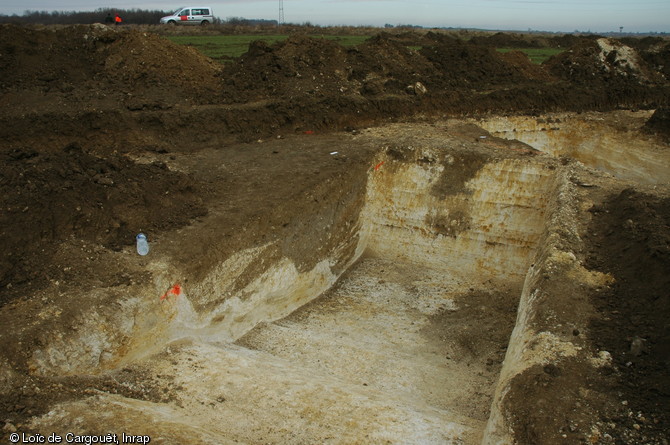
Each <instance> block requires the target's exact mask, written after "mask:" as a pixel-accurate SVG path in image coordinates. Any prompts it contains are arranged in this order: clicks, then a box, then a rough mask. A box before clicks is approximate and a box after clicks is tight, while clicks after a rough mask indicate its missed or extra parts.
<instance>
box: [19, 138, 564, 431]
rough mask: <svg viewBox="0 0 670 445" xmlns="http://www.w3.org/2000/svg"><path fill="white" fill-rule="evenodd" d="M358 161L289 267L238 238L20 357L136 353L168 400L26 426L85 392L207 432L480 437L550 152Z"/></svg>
mask: <svg viewBox="0 0 670 445" xmlns="http://www.w3.org/2000/svg"><path fill="white" fill-rule="evenodd" d="M450 138H452V137H451V136H450ZM454 141H457V142H458V143H455V142H454ZM368 162H370V167H369V169H368V170H367V172H366V173H365V174H366V175H367V176H368V178H367V185H366V186H365V187H363V188H361V187H358V188H357V187H355V186H353V187H352V188H351V189H348V190H344V191H343V192H341V193H342V197H341V199H339V200H338V202H337V205H336V206H335V208H334V210H333V211H332V212H330V213H328V215H329V216H328V220H327V221H324V217H323V214H322V212H321V213H319V212H317V213H316V214H314V215H303V217H304V218H306V219H308V220H307V221H305V222H304V230H305V231H310V230H314V227H316V225H315V224H321V225H324V224H325V225H326V226H329V227H330V230H329V234H328V235H325V238H333V239H324V244H325V245H326V246H327V249H322V250H321V251H320V253H319V255H320V256H318V258H317V260H318V261H317V260H314V261H312V263H311V264H308V265H306V264H303V265H300V264H298V263H296V262H295V261H294V260H292V259H291V258H288V257H285V256H282V255H281V254H280V253H281V249H279V248H278V246H277V244H278V243H279V242H278V241H274V242H272V241H271V242H267V243H264V244H257V245H256V246H253V247H250V248H246V249H242V250H240V251H238V252H236V253H234V254H233V255H231V256H229V257H228V258H227V259H225V260H224V261H221V262H220V264H219V265H218V266H216V267H214V268H212V270H211V271H210V272H209V273H208V274H207V275H206V276H204V277H202V278H201V279H200V280H198V281H191V282H189V283H188V285H184V286H183V287H182V288H181V289H179V290H178V291H177V292H169V291H168V292H167V293H166V294H165V295H163V297H162V298H161V302H160V305H158V306H156V303H155V302H154V301H151V302H148V301H146V299H142V298H137V297H131V298H127V299H126V300H125V302H124V303H122V310H121V311H120V312H119V313H118V314H116V315H106V316H107V317H110V318H111V322H110V320H109V319H108V321H107V322H106V323H103V325H102V329H101V324H100V319H99V318H95V317H89V320H90V322H89V324H88V325H86V324H85V323H84V325H83V326H80V329H79V332H78V334H77V335H78V336H79V338H78V339H77V338H72V336H69V337H67V338H63V339H61V340H59V339H56V340H51V341H50V343H49V344H48V345H47V347H45V348H41V349H39V350H37V351H36V352H35V354H34V355H33V358H32V361H31V366H32V367H33V369H34V372H36V373H38V374H40V373H41V374H59V373H60V374H79V373H82V372H86V370H89V372H90V370H91V369H95V368H98V369H104V368H108V369H110V368H111V369H117V370H118V369H128V367H129V366H130V367H131V368H132V367H133V366H137V363H144V365H142V366H143V369H144V372H147V368H148V370H149V371H148V372H149V374H150V375H151V376H153V377H150V378H149V379H148V380H150V381H151V380H153V381H154V382H155V381H156V380H157V379H160V376H171V377H170V378H171V382H170V384H169V385H167V386H166V388H164V390H165V391H168V390H170V393H174V394H173V397H174V399H175V400H176V401H177V402H176V405H174V404H173V405H170V407H169V408H168V406H163V405H161V404H156V403H151V402H146V401H138V400H130V399H126V398H122V397H120V396H112V395H102V394H100V395H98V396H96V397H95V398H94V399H95V400H89V401H87V402H86V404H83V402H71V403H69V404H66V405H65V406H63V407H62V409H60V410H57V411H52V412H50V413H49V415H47V416H44V417H42V418H41V419H39V420H38V421H35V422H34V427H35V428H39V429H44V428H55V429H57V430H58V429H62V428H66V427H67V425H69V424H71V423H72V422H74V421H75V419H79V420H77V421H78V422H79V421H81V418H82V417H83V418H86V419H88V418H89V417H90V414H87V413H88V412H89V409H88V408H87V406H90V404H92V403H93V404H98V405H100V408H101V409H102V407H104V410H106V411H108V412H110V413H114V412H118V413H121V412H123V414H122V416H123V417H124V418H126V419H134V418H138V419H139V418H142V419H144V420H143V421H142V425H141V427H140V426H138V425H137V424H135V423H134V422H135V421H134V420H128V422H129V425H130V426H133V425H134V426H135V427H136V428H140V429H141V431H145V432H146V431H147V430H148V429H149V430H151V431H153V433H152V434H162V435H168V436H172V437H179V435H180V434H190V435H194V436H197V437H198V438H199V439H200V440H202V441H204V442H207V441H212V440H214V441H216V442H217V443H221V441H222V440H223V441H224V442H225V440H228V439H230V440H237V441H242V442H251V443H256V442H258V441H264V442H270V443H303V442H304V443H317V442H318V443H326V442H345V443H348V442H355V441H361V440H362V441H368V440H370V441H373V442H378V441H386V440H389V441H392V442H417V441H418V442H429V443H451V442H453V443H461V441H465V442H466V443H477V442H479V441H481V439H482V436H483V434H484V431H485V429H486V423H487V420H488V419H489V416H490V407H491V405H492V402H493V398H494V394H495V391H496V385H497V383H498V380H499V374H500V371H501V367H502V363H503V358H504V356H505V352H506V350H507V347H508V339H509V336H510V334H511V332H512V329H513V327H514V323H515V319H516V314H517V305H518V300H519V295H521V293H522V288H523V283H524V279H525V277H526V275H527V271H528V269H529V266H530V264H531V263H532V261H533V259H534V256H535V254H536V252H537V251H538V245H539V243H540V240H541V238H542V237H543V236H546V227H547V224H546V223H547V221H548V217H549V214H550V213H551V209H552V208H553V205H552V202H553V201H555V199H556V196H555V192H556V190H557V188H558V187H559V184H560V183H561V181H562V179H561V177H560V176H561V175H560V174H559V173H558V172H559V170H560V168H559V167H557V162H555V161H554V160H553V159H551V158H550V157H543V156H536V155H535V153H534V152H533V151H531V150H526V149H524V150H519V149H509V148H502V149H501V148H500V147H495V146H493V145H490V144H486V143H482V141H479V140H477V141H476V142H473V141H472V140H471V139H467V140H465V139H461V138H460V137H458V138H455V139H453V140H451V141H446V142H445V141H441V142H436V141H426V142H424V143H423V144H420V145H416V146H415V145H410V144H398V145H393V146H388V145H387V146H384V147H383V148H382V150H381V151H379V153H378V154H377V155H376V157H374V159H370V160H369V161H368ZM326 191H327V187H326ZM343 215H346V216H343ZM317 220H318V221H317ZM338 225H339V226H338ZM188 230H198V228H197V227H195V228H192V229H187V231H186V233H188ZM183 236H184V237H185V238H187V237H188V236H187V235H183ZM295 242H297V243H300V242H301V240H300V239H297V240H295ZM178 243H179V241H176V244H178ZM157 249H159V248H157ZM316 249H318V246H316V248H315V250H316ZM145 267H147V268H148V269H149V270H151V271H152V272H153V275H154V277H155V278H154V289H155V290H153V291H151V290H150V289H145V290H144V291H143V292H153V293H158V292H160V290H162V289H170V285H171V283H172V281H171V280H172V278H171V277H173V276H174V275H175V272H174V268H172V269H171V266H170V265H169V264H166V263H164V262H163V261H160V260H155V261H152V262H149V263H148V264H146V265H145ZM243 276H244V277H246V278H245V280H242V277H243ZM240 282H243V285H240ZM129 313H130V314H132V316H133V320H134V321H133V322H132V323H130V324H129V323H128V322H127V321H121V319H122V318H124V319H126V320H127V318H128V315H129ZM114 317H118V318H114ZM113 329H116V331H112V332H110V331H111V330H113ZM119 331H121V332H119ZM75 337H76V336H75ZM120 339H123V340H120ZM121 342H123V344H122V345H121V346H119V345H118V344H117V343H121ZM82 345H83V346H82ZM166 345H167V346H166ZM117 372H118V371H117ZM175 387H176V388H179V390H178V391H173V389H174V388H175ZM161 406H162V407H161ZM133 413H134V414H133ZM88 420H89V421H91V422H94V420H93V419H88ZM184 422H186V423H187V424H188V425H190V427H188V428H186V429H185V427H184ZM126 428H127V427H126ZM224 439H225V440H224Z"/></svg>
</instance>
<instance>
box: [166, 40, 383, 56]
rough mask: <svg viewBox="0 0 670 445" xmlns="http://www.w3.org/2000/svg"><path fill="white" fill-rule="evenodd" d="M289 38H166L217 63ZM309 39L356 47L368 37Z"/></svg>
mask: <svg viewBox="0 0 670 445" xmlns="http://www.w3.org/2000/svg"><path fill="white" fill-rule="evenodd" d="M288 37H289V36H288V35H285V34H274V35H262V36H259V35H253V34H248V35H218V36H212V35H198V36H196V35H191V36H187V35H179V36H166V38H168V39H169V40H171V41H172V42H174V43H177V44H180V45H189V46H193V47H194V48H196V49H197V50H199V51H200V52H202V53H203V54H204V55H206V56H207V57H210V58H212V59H214V60H218V61H222V62H225V61H229V60H231V59H236V58H238V57H240V56H241V55H242V54H244V53H246V52H247V51H248V49H249V44H250V43H251V42H254V41H258V40H261V41H263V42H265V43H267V44H268V45H272V44H274V43H276V42H281V41H283V40H286V39H287V38H288ZM311 37H313V38H317V39H325V40H332V41H334V42H337V43H339V44H340V45H342V46H344V47H351V46H356V45H359V44H361V43H363V42H364V41H366V40H367V39H368V38H369V37H370V36H365V35H351V36H336V35H312V36H311Z"/></svg>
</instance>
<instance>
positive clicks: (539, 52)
mask: <svg viewBox="0 0 670 445" xmlns="http://www.w3.org/2000/svg"><path fill="white" fill-rule="evenodd" d="M497 50H498V51H499V52H501V53H507V52H510V51H521V52H523V53H525V54H526V55H527V56H528V57H529V58H530V61H531V62H533V63H535V64H538V65H539V64H541V63H542V62H544V61H545V60H547V59H549V58H550V57H551V56H555V55H556V54H560V53H562V52H563V51H564V49H562V48H497Z"/></svg>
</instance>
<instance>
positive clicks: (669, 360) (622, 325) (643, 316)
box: [588, 189, 670, 443]
mask: <svg viewBox="0 0 670 445" xmlns="http://www.w3.org/2000/svg"><path fill="white" fill-rule="evenodd" d="M591 211H592V213H593V214H594V219H593V222H592V224H591V229H590V230H591V231H593V233H594V234H596V240H595V241H596V242H595V243H594V246H595V249H593V251H592V252H591V253H590V257H589V260H588V267H589V268H592V269H594V270H600V271H603V272H607V273H611V274H612V275H613V276H614V277H615V279H616V281H615V283H614V284H613V285H612V286H611V287H609V288H607V289H606V290H605V291H603V292H599V293H597V294H595V295H593V297H592V298H593V301H594V306H595V307H596V309H597V310H598V312H599V315H602V316H600V317H597V318H594V320H593V322H592V326H591V329H592V330H593V332H594V338H595V339H597V341H598V344H597V345H596V346H597V347H599V348H601V349H602V350H606V351H609V352H610V353H611V354H612V357H614V369H615V372H614V373H613V374H612V375H611V376H610V378H611V379H613V380H614V383H613V384H612V385H613V387H614V388H616V390H617V391H618V392H619V394H618V397H619V398H620V400H622V401H626V402H627V403H626V405H625V406H623V407H620V408H619V411H621V412H619V413H616V414H614V413H613V417H614V418H613V420H614V425H616V426H615V427H614V428H613V430H614V431H613V434H612V435H614V436H615V437H617V436H619V437H622V436H623V437H625V439H626V442H627V443H665V442H661V441H659V440H658V439H655V440H650V438H659V437H663V436H664V433H666V432H667V431H666V429H667V425H668V422H670V417H669V413H670V377H669V376H670V329H668V320H667V315H668V313H670V294H669V293H668V288H669V287H670V276H669V275H668V273H667V272H668V270H669V269H670V232H669V231H668V228H670V200H668V199H659V198H657V197H653V196H649V195H646V194H644V193H640V192H637V191H635V190H632V189H626V190H624V191H622V192H621V193H619V194H617V195H615V196H612V197H611V198H610V199H609V201H607V202H606V203H605V205H604V206H602V207H596V208H593V209H591ZM613 411H614V410H613ZM631 412H632V413H633V414H634V415H633V416H631V415H630V414H629V413H631ZM635 425H637V426H635ZM622 432H623V433H622ZM624 433H625V434H624Z"/></svg>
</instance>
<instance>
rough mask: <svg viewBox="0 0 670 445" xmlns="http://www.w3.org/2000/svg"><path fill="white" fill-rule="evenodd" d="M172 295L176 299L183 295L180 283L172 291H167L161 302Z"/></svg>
mask: <svg viewBox="0 0 670 445" xmlns="http://www.w3.org/2000/svg"><path fill="white" fill-rule="evenodd" d="M170 295H174V296H175V297H178V296H179V295H181V285H180V284H179V283H177V284H175V285H174V286H172V287H171V288H170V289H168V290H167V291H165V293H164V294H163V296H162V297H161V301H163V300H165V299H166V298H167V297H169V296H170Z"/></svg>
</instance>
